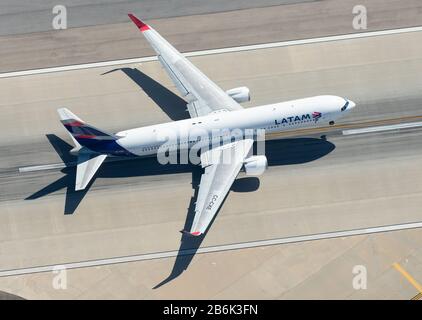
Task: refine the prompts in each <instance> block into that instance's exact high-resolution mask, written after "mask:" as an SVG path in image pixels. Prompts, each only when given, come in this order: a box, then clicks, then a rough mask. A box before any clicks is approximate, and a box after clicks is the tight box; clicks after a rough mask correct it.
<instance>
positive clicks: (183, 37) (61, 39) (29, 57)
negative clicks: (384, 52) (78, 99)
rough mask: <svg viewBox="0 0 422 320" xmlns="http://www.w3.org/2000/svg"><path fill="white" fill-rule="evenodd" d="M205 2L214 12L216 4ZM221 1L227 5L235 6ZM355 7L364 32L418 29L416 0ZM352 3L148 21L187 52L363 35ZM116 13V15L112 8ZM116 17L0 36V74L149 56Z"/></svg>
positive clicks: (327, 0)
mask: <svg viewBox="0 0 422 320" xmlns="http://www.w3.org/2000/svg"><path fill="white" fill-rule="evenodd" d="M154 3H155V2H154ZM209 3H212V4H213V5H215V7H216V8H217V7H218V3H220V1H217V2H214V1H211V2H209ZM224 3H225V5H226V6H227V5H231V4H232V3H234V4H236V3H239V2H238V1H233V2H232V1H226V2H224ZM264 3H265V2H264ZM359 4H361V5H365V6H366V7H367V10H368V29H367V30H366V31H371V30H382V29H392V28H403V27H408V26H415V25H422V16H421V15H420V14H419V12H420V10H421V9H422V3H421V2H420V1H419V0H362V1H360V2H359ZM355 5H356V1H355V0H341V1H338V0H324V1H312V2H300V3H293V4H289V5H279V6H271V7H261V6H263V4H262V3H261V2H259V6H260V7H259V8H251V9H245V10H235V11H229V12H220V13H215V14H201V15H190V16H189V15H188V16H181V17H176V18H166V19H158V20H157V19H152V20H147V22H148V23H150V24H151V25H152V26H153V27H154V28H156V29H157V30H158V31H159V32H160V33H161V34H162V35H163V36H164V37H166V39H167V40H169V41H170V43H172V44H173V45H174V46H175V47H176V48H178V49H179V50H180V51H182V52H186V51H194V50H203V49H209V48H222V47H231V46H239V45H246V44H256V43H268V42H274V41H283V40H291V39H303V38H310V37H319V36H326V35H334V34H345V33H355V32H362V31H365V30H355V29H354V28H353V24H352V21H353V18H354V15H353V13H352V10H353V7H354V6H355ZM99 7H101V6H99ZM223 8H225V7H224V5H223ZM116 12H120V11H119V10H117V9H116ZM133 12H135V13H138V11H136V10H133ZM141 13H142V10H141V11H140V12H139V15H140V16H141V17H142V15H141ZM11 17H12V18H13V15H12V16H11ZM120 19H121V20H119V21H122V22H121V23H114V24H107V25H99V26H89V27H80V28H71V29H68V30H60V31H46V32H36V33H31V34H21V35H11V36H2V37H0V61H1V63H0V72H6V71H13V70H26V69H33V68H42V67H49V66H61V65H68V64H77V63H87V62H96V61H106V60H114V59H123V58H132V57H140V56H149V55H152V54H153V51H152V50H151V48H150V47H149V45H148V44H147V43H146V42H145V41H142V39H141V37H142V36H141V35H140V34H139V31H138V30H137V28H135V27H134V26H133V24H132V23H131V22H129V21H128V19H127V17H126V13H125V12H123V13H122V16H121V18H120ZM1 20H3V19H1ZM6 20H7V16H6ZM125 21H126V22H125ZM0 23H1V22H0ZM0 30H2V29H1V28H0Z"/></svg>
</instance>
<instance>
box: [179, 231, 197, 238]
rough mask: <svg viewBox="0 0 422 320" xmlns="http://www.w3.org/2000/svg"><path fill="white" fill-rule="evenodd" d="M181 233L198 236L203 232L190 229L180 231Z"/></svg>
mask: <svg viewBox="0 0 422 320" xmlns="http://www.w3.org/2000/svg"><path fill="white" fill-rule="evenodd" d="M180 232H181V233H183V234H187V235H190V236H194V237H198V236H200V235H201V234H202V233H201V232H199V231H195V232H189V231H186V230H182V231H180Z"/></svg>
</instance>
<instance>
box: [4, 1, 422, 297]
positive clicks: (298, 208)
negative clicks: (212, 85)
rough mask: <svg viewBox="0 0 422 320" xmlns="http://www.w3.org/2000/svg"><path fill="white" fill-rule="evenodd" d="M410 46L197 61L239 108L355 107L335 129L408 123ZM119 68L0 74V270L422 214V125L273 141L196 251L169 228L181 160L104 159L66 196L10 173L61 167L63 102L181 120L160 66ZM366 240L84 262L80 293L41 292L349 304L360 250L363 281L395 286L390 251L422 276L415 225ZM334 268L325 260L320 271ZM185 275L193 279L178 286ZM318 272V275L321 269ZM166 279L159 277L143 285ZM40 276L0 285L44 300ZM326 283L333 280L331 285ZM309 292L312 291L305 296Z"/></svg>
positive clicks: (353, 43) (404, 40)
mask: <svg viewBox="0 0 422 320" xmlns="http://www.w3.org/2000/svg"><path fill="white" fill-rule="evenodd" d="M326 2H328V1H321V3H326ZM375 2H376V1H372V3H375ZM400 3H403V2H400ZM390 4H391V5H390V6H388V5H385V6H384V7H383V12H384V13H386V12H387V13H388V12H390V11H389V10H391V12H392V11H393V9H392V8H393V7H394V6H395V5H396V6H399V2H397V1H392V2H391V3H390ZM307 5H309V6H312V5H315V4H313V3H311V4H307ZM403 7H405V8H406V6H404V5H403ZM264 9H265V8H264ZM403 15H405V13H404V14H403ZM398 16H400V15H398ZM263 17H265V15H263ZM180 19H181V18H180ZM186 19H187V18H186ZM257 20H259V19H257ZM404 20H406V19H404V18H403V20H402V21H404ZM163 21H164V20H163ZM166 21H171V20H166ZM394 21H395V22H397V21H398V20H394ZM406 21H407V20H406ZM409 21H410V20H409ZM169 23H170V22H169ZM390 23H391V21H390ZM392 24H394V23H392ZM323 25H324V24H322V22H321V24H320V26H323ZM173 27H174V24H173ZM331 27H333V26H332V25H331ZM316 29H318V28H316ZM78 31H79V32H83V31H84V29H82V28H81V29H80V30H78ZM330 31H332V32H334V31H335V29H334V28H333V29H330ZM197 32H198V30H197ZM309 34H310V35H313V34H314V33H313V32H310V33H309ZM421 37H422V35H421V33H418V32H415V33H409V34H401V35H390V36H383V37H377V38H370V39H369V38H368V39H356V40H347V41H339V42H330V43H322V44H316V45H304V46H296V47H288V48H277V49H266V50H257V51H250V52H241V53H230V54H220V55H215V56H213V55H211V56H204V57H196V58H192V61H193V62H194V63H195V64H196V65H197V66H198V67H199V68H200V69H201V70H203V71H204V72H205V73H206V74H207V75H209V77H210V78H211V79H213V80H214V81H216V82H217V83H218V84H219V85H221V86H222V87H223V88H226V89H228V88H232V87H235V86H240V85H246V86H248V87H249V88H250V89H251V92H252V102H251V103H249V104H247V105H246V107H249V106H251V105H260V104H265V103H271V102H277V101H284V100H288V99H293V98H297V97H304V96H312V95H315V94H337V95H341V96H345V97H348V98H350V99H352V100H354V101H355V102H357V105H358V107H357V108H356V109H355V110H354V112H353V113H352V114H350V116H348V117H347V118H344V119H343V120H342V121H341V122H340V123H339V125H342V124H349V123H354V124H359V123H360V124H362V126H363V125H364V123H365V122H367V121H371V120H385V121H387V122H388V121H389V119H394V120H395V121H398V122H400V121H402V122H405V121H407V120H406V118H405V117H416V116H421V112H420V110H421V109H420V105H421V101H422V96H421V93H420V92H422V91H421V86H422V78H421V76H420V74H421V71H422V70H421V69H422V61H421V56H422V55H421V53H422V52H421V51H422V47H421V45H420V43H421V41H420V40H421ZM223 38H224V37H223ZM229 38H230V37H228V38H224V40H225V41H226V40H227V39H229ZM140 41H141V42H142V39H140ZM241 41H243V42H244V43H246V42H247V41H246V40H245V39H241ZM187 47H188V48H192V47H191V46H187ZM9 48H10V47H9ZM75 50H79V49H75ZM6 65H8V66H9V67H12V65H13V63H11V64H8V62H7V61H6ZM227 66H234V67H233V68H232V67H231V68H228V67H227ZM126 67H127V68H125V69H123V70H117V71H114V72H111V73H107V72H109V71H111V70H112V69H113V68H99V69H90V70H79V71H70V72H64V73H54V74H48V75H47V74H46V75H37V76H28V77H18V78H9V79H1V80H0V87H1V88H2V94H1V95H0V108H1V111H2V113H1V119H2V129H1V133H2V137H3V139H2V143H1V145H0V154H1V155H2V156H1V157H0V197H1V198H0V251H1V252H2V255H1V258H0V259H1V260H0V265H1V267H2V270H8V269H14V268H24V267H30V266H42V265H48V264H60V263H65V262H76V261H84V260H92V259H99V258H110V257H115V256H125V255H131V254H141V253H151V252H162V251H167V250H177V249H186V248H195V247H198V246H211V245H220V244H227V243H239V242H244V241H253V240H260V239H272V238H277V237H282V236H295V235H305V234H312V233H316V232H329V231H338V230H347V229H352V228H364V227H371V226H378V225H385V224H396V223H406V222H415V221H420V220H421V219H422V216H421V214H420V210H419V208H420V207H421V205H422V203H421V202H422V201H421V192H422V185H421V183H420V182H419V181H421V178H422V177H420V170H419V168H420V157H421V151H422V150H421V148H422V143H421V134H422V131H421V130H415V129H414V130H406V131H393V132H388V133H378V134H370V135H361V136H342V135H341V134H340V133H339V131H338V130H336V129H335V128H333V130H332V131H330V132H329V133H328V134H327V138H328V141H324V140H321V139H319V137H318V136H317V135H312V136H311V137H303V138H300V139H291V138H289V139H287V140H282V141H279V142H269V143H268V146H267V152H268V153H267V155H268V158H269V162H270V168H269V170H268V172H266V173H265V174H264V175H263V176H262V177H260V179H259V180H257V179H251V178H244V177H243V176H240V179H238V182H236V184H235V185H234V186H233V188H232V192H230V194H229V197H228V199H227V201H226V202H225V204H224V207H223V209H222V210H221V211H220V213H219V215H218V217H217V219H216V220H215V222H214V223H213V225H212V227H211V229H210V232H208V234H207V236H206V237H205V239H204V240H203V241H202V240H200V241H199V242H198V241H196V242H195V241H186V239H183V238H182V240H184V241H183V242H180V240H181V236H180V234H179V233H178V230H180V229H183V227H184V226H185V225H187V224H189V219H191V214H189V213H191V209H190V208H191V206H192V203H193V201H194V198H192V197H193V196H194V194H195V192H194V189H195V187H196V186H197V183H198V178H199V173H200V172H199V171H198V170H197V169H194V168H192V167H162V166H157V165H156V164H155V163H154V162H153V161H152V160H140V161H132V162H120V163H113V164H107V165H105V166H104V167H103V168H102V169H101V170H100V171H99V174H98V178H97V179H96V180H95V181H94V183H93V184H92V186H91V187H90V189H89V191H88V192H86V193H85V192H83V193H75V192H73V191H72V186H73V172H72V170H64V172H60V171H58V170H55V171H54V170H53V171H44V172H32V173H25V174H19V173H18V168H19V167H22V166H28V165H37V164H48V163H56V162H59V161H61V160H60V157H59V155H58V154H57V152H56V150H61V151H65V150H66V148H68V146H66V145H65V144H64V143H62V142H61V141H60V140H59V139H58V138H57V137H61V138H63V139H64V140H67V139H68V138H67V137H66V134H65V133H64V131H63V128H62V127H61V125H60V123H59V122H58V121H57V115H56V112H55V110H56V109H57V108H58V107H61V106H66V107H68V108H70V109H71V110H72V111H73V112H75V113H76V114H78V115H79V116H80V117H81V118H82V119H84V120H86V121H88V122H90V123H92V124H94V125H96V126H97V127H100V128H104V129H107V130H110V131H117V130H119V129H123V128H127V127H136V126H141V125H147V124H151V123H158V122H163V121H168V120H170V119H173V120H176V119H178V118H180V117H183V113H182V112H180V110H181V108H182V107H183V104H181V101H180V99H178V98H177V97H175V96H174V95H173V94H172V93H171V92H169V91H168V90H167V89H165V88H163V87H162V86H161V85H159V84H158V82H159V83H161V84H162V85H163V86H165V87H168V88H169V89H171V90H174V87H173V86H172V85H171V83H170V81H169V80H168V79H167V77H166V76H165V74H164V73H163V71H162V70H161V69H160V67H159V65H158V63H156V62H151V63H144V64H142V65H128V66H126ZM12 69H14V68H13V67H12ZM149 77H151V78H153V79H154V80H155V81H154V80H151V78H149ZM46 134H49V135H50V136H49V139H47V138H46V136H45V135H46ZM53 135H55V136H53ZM49 140H50V141H51V142H52V143H53V145H55V146H56V150H55V149H54V147H53V146H52V145H51V144H50V143H49ZM63 154H65V153H63ZM187 216H188V218H186V217H187ZM163 235H165V236H163ZM361 239H362V238H353V239H345V240H344V241H343V239H341V240H338V242H336V245H333V244H332V243H331V242H329V243H328V242H322V243H321V244H310V245H309V246H308V247H306V248H307V249H298V247H297V246H296V247H295V246H290V247H283V249H278V248H269V249H265V250H264V249H262V250H260V249H254V250H253V251H248V250H239V252H234V253H231V254H228V253H224V254H223V253H221V254H218V253H217V254H212V255H204V256H206V257H204V256H200V257H197V256H195V258H194V259H193V263H192V266H191V265H190V262H191V260H192V258H190V259H188V260H187V261H186V260H183V261H180V259H178V258H177V259H176V260H169V261H163V262H155V263H152V262H151V263H150V264H143V265H142V268H138V269H137V270H134V269H131V267H130V266H127V265H124V266H122V267H117V268H118V270H120V272H118V273H117V274H116V273H112V272H111V271H110V270H112V269H108V268H106V269H101V270H100V269H95V268H93V269H87V270H85V269H82V270H80V271H79V272H75V273H73V275H74V276H75V278H74V279H76V278H77V279H79V284H78V282H76V283H74V284H73V285H72V286H73V287H74V288H76V289H72V290H69V291H67V293H63V294H59V293H57V292H55V291H54V290H53V291H51V288H50V291H49V290H45V291H43V293H42V294H41V296H44V297H57V296H59V297H62V296H66V294H67V295H69V296H68V297H75V296H77V297H108V298H110V297H113V296H114V294H115V293H113V292H120V293H122V290H123V289H122V286H121V283H122V282H121V281H120V280H121V277H125V281H126V282H125V283H126V284H131V285H128V286H126V287H125V288H126V289H125V290H126V291H125V292H123V293H122V295H126V296H132V297H133V296H135V297H146V298H148V297H149V298H159V297H167V298H169V297H203V298H208V297H210V296H212V297H217V298H218V297H220V298H224V297H230V296H231V297H233V296H236V297H238V296H242V297H243V298H245V297H255V298H256V297H268V298H295V297H296V298H297V297H303V296H305V297H315V296H317V297H318V294H319V297H321V296H325V295H326V296H328V297H331V298H332V297H336V296H340V297H349V296H353V294H355V297H358V298H359V297H362V295H359V294H357V293H355V292H351V290H353V289H351V287H350V285H349V282H348V281H346V280H344V279H345V278H344V275H345V274H347V273H350V271H349V269H348V268H349V267H350V268H351V266H353V264H356V263H359V262H361V261H362V260H364V261H366V262H367V263H368V266H369V267H373V264H374V263H373V261H372V260H370V259H369V258H367V257H366V256H367V255H368V252H370V253H371V255H372V256H373V258H376V259H377V260H376V261H377V262H376V263H375V265H376V268H375V270H376V272H374V273H376V274H377V275H379V277H380V278H382V279H384V281H385V282H388V283H391V281H389V280H391V278H394V274H393V275H391V274H390V273H389V272H390V271H388V272H387V271H386V270H387V265H388V263H391V261H390V258H391V259H395V260H396V261H398V260H401V259H404V257H406V259H407V258H409V257H416V258H414V259H413V260H412V259H410V261H411V263H410V264H409V266H408V267H409V268H410V270H411V272H412V274H416V275H421V274H422V273H419V271H418V270H419V269H418V268H417V267H415V265H416V266H417V265H418V264H417V263H415V261H416V262H417V261H418V259H420V249H418V245H417V244H418V243H419V242H418V241H417V239H420V232H419V233H416V232H413V233H412V232H410V233H409V232H408V233H400V234H395V238H394V240H392V239H391V238H388V237H387V236H386V237H382V236H381V237H377V238H375V237H374V238H372V239H377V240H366V241H365V239H364V240H361ZM372 241H373V242H372ZM368 247H369V248H370V249H371V250H370V251H368ZM315 248H317V249H315ZM352 248H353V250H352ZM351 250H352V251H351ZM346 252H352V255H346ZM418 252H419V253H418ZM418 254H419V256H418ZM355 255H356V256H357V257H358V259H356V256H355ZM251 256H253V257H254V259H251ZM311 256H312V257H313V259H312V260H311V258H309V257H311ZM362 257H363V258H362ZM386 257H388V259H387V258H386ZM333 259H335V260H336V263H330V262H331V261H332V260H333ZM224 261H226V262H224ZM327 261H328V262H327ZM342 261H343V262H344V261H345V262H344V263H343V264H341V263H342ZM371 261H372V262H371ZM229 262H230V267H228V265H227V263H229ZM215 263H217V265H216V266H215ZM308 264H309V266H308ZM339 264H341V266H342V268H339ZM261 265H262V266H261ZM388 266H389V265H388ZM138 267H139V266H138ZM308 267H309V269H307V268H308ZM336 267H337V268H336ZM171 268H173V271H170V270H171ZM280 268H281V270H282V271H283V272H284V273H283V274H280V273H279V272H280V271H279V270H280ZM94 269H95V270H94ZM185 269H189V275H186V274H187V273H184V277H179V276H180V273H181V272H182V271H183V270H185ZM204 270H206V271H204ZM289 270H290V271H289ZM292 270H294V271H295V272H296V273H293V271H292ZM315 270H320V272H318V273H317V274H318V275H320V276H317V275H315V273H316V271H315ZM345 270H347V271H345ZM350 270H351V269H350ZM371 270H373V269H371ZM388 270H389V269H388ZM223 271H224V272H223ZM169 272H171V275H170V280H171V281H170V284H165V285H164V286H162V287H160V286H159V287H158V289H157V290H151V288H152V287H154V286H157V285H158V284H159V283H160V282H161V281H162V280H164V279H165V278H166V276H167V275H168V273H169ZM204 272H205V273H206V274H207V276H206V277H204ZM122 275H124V276H122ZM172 275H173V276H172ZM328 276H330V281H328V280H327V279H328V278H327V277H328ZM50 277H51V275H47V274H45V275H41V276H40V277H39V278H36V279H38V280H37V281H36V282H35V284H34V285H32V284H31V282H30V284H29V285H28V282H26V279H27V278H13V277H12V278H7V279H5V280H3V279H2V280H1V282H0V283H2V284H3V286H4V287H7V288H13V290H11V291H13V292H20V293H22V294H21V295H22V296H24V297H37V296H38V297H39V296H40V290H37V285H38V284H39V283H40V282H38V281H44V282H43V283H45V286H47V287H48V286H49V285H50V286H51V279H50ZM32 279H34V278H32ZM40 279H41V280H40ZM42 279H44V280H42ZM102 279H108V280H107V281H100V280H102ZM135 279H136V280H135ZM233 279H236V281H234V280H233ZM304 279H310V280H309V282H307V281H305V280H304ZM333 279H335V280H336V284H337V285H336V286H332V285H331V286H330V284H332V283H333ZM394 279H395V278H394ZM164 281H166V280H164ZM374 281H375V280H374ZM135 282H136V283H137V285H136V286H135V285H134V284H133V283H135ZM343 282H344V283H346V282H347V285H346V284H344V285H343ZM81 283H83V284H84V287H83V288H82V287H81ZM250 283H253V284H254V285H250ZM307 283H310V284H311V289H312V288H318V290H316V289H315V290H314V291H313V290H309V287H307V286H306V284H307ZM94 284H96V285H94ZM139 286H140V287H139ZM86 287H90V290H87V289H86ZM333 287H334V288H342V289H341V290H340V289H333ZM112 288H113V290H112ZM135 288H136V290H135ZM181 288H184V290H181ZM186 288H190V290H186ZM321 288H324V290H322V289H321ZM346 288H347V289H346ZM119 290H120V291H119ZM321 290H322V291H324V292H321ZM373 290H374V291H372V294H373V296H375V297H379V296H380V294H381V293H383V292H384V290H383V288H381V289H379V290H375V289H373ZM182 291H183V293H181V292H182ZM397 291H398V289H397V288H394V290H391V291H390V292H391V294H397V296H398V297H400V298H403V296H404V297H410V294H411V293H412V291H411V288H410V289H407V288H406V289H405V290H402V291H403V292H402V293H401V294H400V293H398V292H397ZM236 292H237V295H236ZM369 296H371V295H370V294H369Z"/></svg>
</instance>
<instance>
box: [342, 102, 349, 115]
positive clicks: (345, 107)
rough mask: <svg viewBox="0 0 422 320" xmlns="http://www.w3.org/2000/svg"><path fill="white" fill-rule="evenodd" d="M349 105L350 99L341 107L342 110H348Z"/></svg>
mask: <svg viewBox="0 0 422 320" xmlns="http://www.w3.org/2000/svg"><path fill="white" fill-rule="evenodd" d="M348 106H349V101H348V100H346V104H345V105H344V106H343V107H342V108H341V111H342V112H343V111H344V110H346V109H347V107H348Z"/></svg>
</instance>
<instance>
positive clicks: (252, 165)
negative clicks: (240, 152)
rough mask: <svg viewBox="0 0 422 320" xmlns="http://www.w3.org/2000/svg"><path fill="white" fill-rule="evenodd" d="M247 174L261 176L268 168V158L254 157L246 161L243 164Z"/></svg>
mask: <svg viewBox="0 0 422 320" xmlns="http://www.w3.org/2000/svg"><path fill="white" fill-rule="evenodd" d="M243 168H244V169H245V173H246V174H247V175H248V176H259V175H261V174H263V173H264V171H265V170H266V169H267V168H268V161H267V157H266V156H252V157H249V158H247V159H246V160H245V162H244V164H243Z"/></svg>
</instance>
